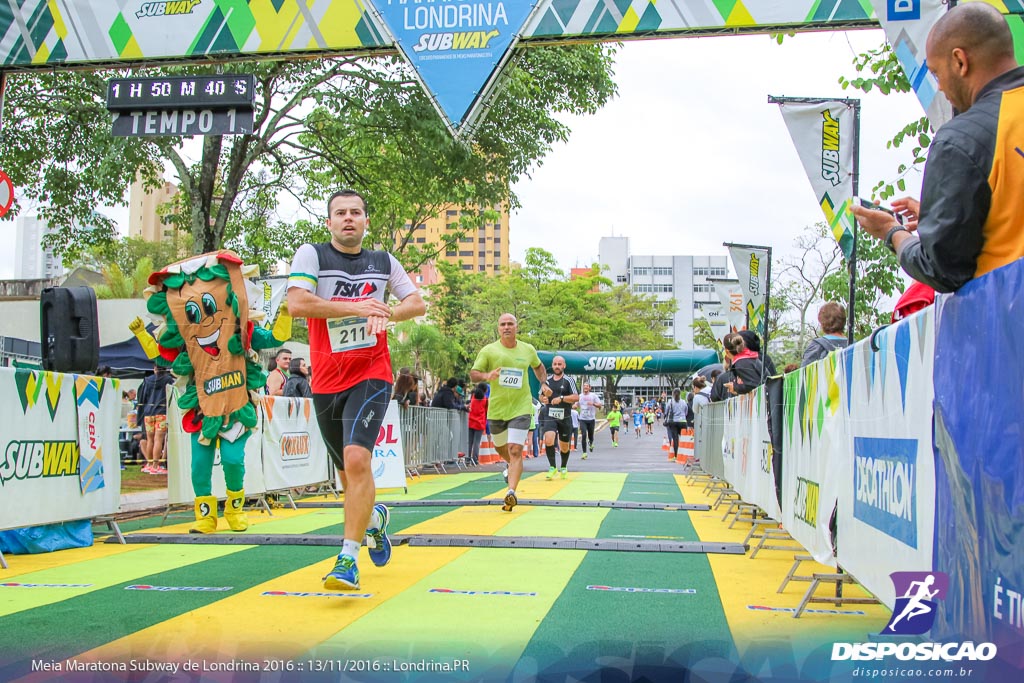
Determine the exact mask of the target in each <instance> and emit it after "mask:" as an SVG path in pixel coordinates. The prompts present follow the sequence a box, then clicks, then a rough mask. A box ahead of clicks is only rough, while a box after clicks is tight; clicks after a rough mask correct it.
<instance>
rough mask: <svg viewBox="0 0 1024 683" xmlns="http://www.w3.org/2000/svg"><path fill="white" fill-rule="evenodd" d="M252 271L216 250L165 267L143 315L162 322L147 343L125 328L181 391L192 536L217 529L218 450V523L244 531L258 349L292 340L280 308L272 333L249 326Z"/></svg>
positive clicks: (140, 333) (262, 376)
mask: <svg viewBox="0 0 1024 683" xmlns="http://www.w3.org/2000/svg"><path fill="white" fill-rule="evenodd" d="M258 273H259V267H258V266H243V265H242V260H241V259H240V258H239V257H238V255H237V254H235V253H234V252H233V251H228V250H221V251H216V252H211V253H208V254H202V255H200V256H195V257H192V258H188V259H185V260H183V261H178V262H177V263H172V264H171V265H169V266H167V267H166V268H164V269H162V270H160V271H157V272H155V273H153V274H152V275H151V276H150V277H149V284H150V287H148V288H147V289H146V292H145V296H146V299H147V300H146V308H147V310H148V311H149V312H150V314H152V315H153V316H156V317H158V318H163V325H161V326H160V327H158V328H157V330H156V332H155V335H154V336H155V338H154V336H150V334H149V333H148V332H146V331H145V328H144V325H143V323H142V320H140V319H136V320H135V321H134V322H133V323H132V325H131V326H130V328H131V330H132V332H134V333H135V336H136V337H137V338H138V339H139V342H140V343H141V344H142V347H143V348H144V349H145V350H146V353H147V355H150V357H153V358H155V360H156V363H157V364H160V365H164V366H167V367H170V369H171V372H172V373H173V374H174V375H175V376H176V377H177V378H178V381H177V382H176V384H175V386H176V387H177V388H178V389H179V391H182V393H181V394H180V396H179V398H178V407H179V408H181V410H182V411H183V413H184V414H183V417H182V421H181V422H182V429H183V430H184V432H185V433H187V434H189V435H190V437H191V441H192V489H193V492H194V493H195V496H196V499H195V512H196V521H195V524H193V525H192V527H191V528H190V529H189V531H190V532H191V533H196V534H209V533H213V532H215V531H216V530H217V499H216V498H215V497H214V496H213V495H212V494H213V488H212V483H211V477H212V474H213V461H214V456H215V454H216V452H217V450H218V449H219V450H220V458H221V467H222V469H223V471H224V482H225V484H226V485H227V502H226V503H225V504H224V519H225V521H227V523H228V526H229V527H230V528H231V530H232V531H245V530H246V529H247V528H248V527H249V520H248V519H247V518H246V515H245V509H244V504H245V492H244V491H243V480H244V478H245V442H246V441H247V440H248V438H249V434H250V432H251V431H252V429H253V428H254V427H255V426H256V424H257V421H258V419H259V415H258V413H257V410H256V402H257V401H258V400H259V399H258V395H257V394H256V393H255V392H256V390H259V389H262V388H263V386H264V384H265V383H266V379H267V376H266V373H265V372H264V370H263V367H262V366H261V365H260V363H259V362H258V356H257V354H256V351H257V350H260V349H268V348H273V347H275V346H280V345H281V344H283V343H284V342H285V341H287V340H288V338H289V337H290V336H291V317H290V316H289V315H288V311H287V308H286V307H282V309H281V312H280V314H279V315H278V319H277V321H276V322H275V324H274V329H273V330H268V329H265V328H263V327H261V326H257V325H254V320H256V319H258V318H260V317H262V313H260V312H257V311H255V310H249V300H250V297H249V295H248V292H247V290H246V288H247V286H248V287H251V288H253V292H254V293H255V292H256V285H255V283H253V282H251V281H250V280H249V279H248V278H249V277H252V276H254V275H257V274H258Z"/></svg>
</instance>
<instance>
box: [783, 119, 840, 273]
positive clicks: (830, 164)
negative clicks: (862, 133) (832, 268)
mask: <svg viewBox="0 0 1024 683" xmlns="http://www.w3.org/2000/svg"><path fill="white" fill-rule="evenodd" d="M779 111H780V112H781V113H782V119H783V120H784V121H785V122H786V128H788V129H789V136H790V137H791V138H793V145H794V146H795V147H796V152H797V155H799V157H800V163H801V164H803V167H804V172H805V173H807V179H808V180H810V181H811V188H812V189H813V190H814V197H815V199H817V201H818V205H819V206H820V207H821V210H822V212H823V213H824V214H825V220H826V221H827V222H828V225H829V228H830V229H831V230H832V236H833V237H835V238H836V242H838V243H839V247H840V248H841V249H842V250H843V255H844V256H846V258H847V259H849V258H850V254H851V253H852V252H853V230H854V223H853V221H854V218H853V213H852V212H851V211H850V203H851V202H852V201H853V200H854V197H853V175H854V174H853V171H854V155H855V154H856V153H857V150H855V149H854V143H855V142H856V139H857V136H856V135H855V127H856V120H855V119H856V117H855V114H854V103H853V102H850V101H845V102H844V101H831V102H828V101H826V102H821V103H813V104H812V103H808V102H791V101H781V102H779Z"/></svg>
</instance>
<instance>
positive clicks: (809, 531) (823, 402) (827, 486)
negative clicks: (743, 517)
mask: <svg viewBox="0 0 1024 683" xmlns="http://www.w3.org/2000/svg"><path fill="white" fill-rule="evenodd" d="M841 357H842V356H841V353H831V354H829V355H828V356H827V357H826V358H824V359H822V360H820V361H818V362H817V363H812V364H810V365H806V366H804V367H802V368H800V369H799V370H796V371H794V372H790V373H788V374H787V375H786V376H785V379H784V382H785V384H784V390H783V391H784V397H785V398H784V404H783V405H784V411H783V419H784V426H783V448H782V452H783V453H784V454H785V463H786V464H785V468H784V470H783V479H782V523H783V525H784V526H785V527H786V530H787V531H789V533H790V534H791V535H792V536H793V538H795V539H796V540H797V541H799V542H800V543H801V545H803V546H804V547H805V548H807V550H808V551H809V552H810V553H811V554H812V555H813V556H814V559H815V560H817V561H818V562H820V563H822V564H825V565H829V566H832V567H834V566H835V565H836V560H835V555H834V553H833V551H832V532H831V530H830V529H829V522H830V520H831V518H832V511H833V510H834V509H835V507H836V501H837V500H838V497H839V484H840V479H841V477H843V476H846V477H848V476H849V469H848V468H846V467H837V464H839V463H848V462H849V451H850V446H849V437H848V435H847V433H846V425H847V420H846V416H847V412H846V409H845V407H844V406H843V405H842V398H843V394H842V392H841V391H840V390H839V382H840V379H841V378H840V376H839V373H840V372H841V371H842V364H841V360H840V359H841Z"/></svg>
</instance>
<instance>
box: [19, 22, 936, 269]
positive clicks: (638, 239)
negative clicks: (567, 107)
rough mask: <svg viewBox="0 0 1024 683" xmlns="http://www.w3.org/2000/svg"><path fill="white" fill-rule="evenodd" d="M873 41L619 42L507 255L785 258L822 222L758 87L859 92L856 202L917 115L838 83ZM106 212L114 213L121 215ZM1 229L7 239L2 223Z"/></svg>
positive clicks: (525, 197)
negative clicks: (746, 252)
mask: <svg viewBox="0 0 1024 683" xmlns="http://www.w3.org/2000/svg"><path fill="white" fill-rule="evenodd" d="M883 40H884V37H883V34H882V32H881V31H880V30H872V31H852V32H849V33H839V32H823V33H813V34H801V35H797V36H794V37H790V38H787V39H786V40H785V41H784V43H783V44H782V45H781V46H780V45H778V44H776V43H775V41H774V40H773V39H772V38H770V37H769V36H720V37H708V38H685V39H665V40H649V41H637V42H631V43H627V44H625V45H623V46H622V47H621V48H620V50H619V52H618V56H617V58H616V66H615V81H616V83H618V88H619V96H618V97H617V98H616V99H614V100H613V101H612V102H611V103H609V104H608V105H607V106H606V107H605V108H604V109H602V110H601V111H600V112H598V113H597V114H596V115H593V116H582V117H565V119H564V120H565V121H566V123H567V124H568V125H569V127H570V128H571V129H572V134H571V136H570V138H569V141H568V142H567V143H565V144H559V145H557V146H556V147H555V149H554V150H553V151H552V153H551V154H550V155H548V157H547V158H546V159H544V162H543V164H542V165H541V166H540V167H539V168H537V169H535V171H534V173H533V176H532V178H530V179H524V180H523V181H521V182H520V183H519V184H518V185H516V187H515V191H516V193H517V194H518V195H519V198H520V201H521V202H522V208H521V209H520V210H519V211H518V212H516V213H514V214H513V216H512V220H511V257H512V259H513V260H518V261H522V259H523V255H524V253H525V251H526V249H527V248H528V247H532V246H540V247H543V248H545V249H547V250H548V251H550V252H552V253H553V254H554V255H555V256H556V258H557V259H558V261H559V263H560V265H561V266H562V267H563V268H564V269H566V270H568V268H570V267H573V266H576V265H577V264H578V265H580V266H587V265H589V264H590V263H592V262H594V261H596V259H597V252H598V241H599V240H600V238H601V237H602V236H605V235H612V234H615V235H626V236H628V237H629V238H630V247H631V250H632V253H634V254H694V255H703V254H725V253H726V251H725V249H724V248H723V247H722V242H726V241H728V242H739V243H749V244H764V245H770V246H772V247H773V248H774V249H775V250H776V252H777V253H779V254H784V253H785V252H786V250H787V249H789V248H790V247H791V245H792V242H793V239H794V237H796V235H798V234H799V233H800V232H801V230H802V229H803V228H804V227H805V226H807V225H811V224H813V223H815V222H817V221H820V220H822V219H823V217H822V215H821V210H820V208H819V207H818V206H817V202H816V200H815V197H814V194H813V192H812V191H811V187H810V184H809V183H808V181H807V177H806V175H805V174H804V171H803V168H802V167H801V165H800V161H799V159H798V158H797V155H796V151H795V150H794V148H793V145H792V142H791V141H790V138H789V134H788V132H787V131H786V128H785V125H784V124H783V121H782V116H781V115H780V114H779V111H778V107H777V106H776V105H770V104H768V102H767V99H768V95H769V94H771V95H780V96H781V95H785V96H791V97H858V96H860V97H861V99H862V109H861V115H862V124H861V125H862V133H861V171H862V175H861V178H862V180H861V191H860V193H861V196H864V197H867V196H869V193H870V189H871V187H872V186H873V185H874V184H875V182H876V181H878V180H881V179H893V178H894V176H895V171H896V167H897V166H898V164H899V163H900V161H906V160H907V159H909V153H908V152H906V151H904V152H902V153H893V152H887V151H886V149H885V141H886V140H888V139H889V138H891V137H892V135H893V133H894V132H895V131H896V130H898V129H899V128H901V127H902V126H903V125H905V124H906V123H908V122H909V121H911V120H912V119H914V118H917V117H920V116H921V115H922V110H921V107H920V105H919V104H918V103H917V100H916V99H915V98H914V96H913V95H909V94H900V95H890V96H887V97H886V96H882V95H878V94H876V93H871V94H869V95H859V94H858V93H857V92H856V91H852V90H847V91H844V90H842V89H841V88H840V87H839V85H838V83H837V79H838V77H839V76H840V75H846V76H852V75H853V74H854V70H853V67H852V64H851V62H852V59H853V57H854V55H855V54H856V53H857V52H860V51H862V50H865V49H868V48H873V47H877V46H878V45H880V44H881V43H882V41H883ZM919 188H920V177H919V176H918V175H916V174H915V175H911V176H909V177H908V178H907V190H908V192H909V193H911V194H914V195H917V194H918V193H919ZM110 215H111V216H113V217H115V218H116V219H119V220H120V219H122V218H121V217H123V220H125V221H126V220H127V211H126V210H120V211H112V212H110ZM2 227H3V229H4V230H5V231H9V233H8V234H9V235H10V239H9V242H8V243H9V244H11V246H13V241H14V239H13V237H14V235H13V233H14V230H13V225H12V224H11V223H6V224H3V226H2ZM122 227H123V230H124V231H125V232H127V225H125V226H122ZM13 272H14V254H13V249H11V248H8V249H4V250H0V278H10V277H13Z"/></svg>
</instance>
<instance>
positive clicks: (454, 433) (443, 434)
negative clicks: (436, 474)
mask: <svg viewBox="0 0 1024 683" xmlns="http://www.w3.org/2000/svg"><path fill="white" fill-rule="evenodd" d="M399 421H400V423H401V429H402V446H403V448H404V449H405V465H406V467H408V468H410V469H420V468H422V467H434V468H435V469H440V470H443V465H444V463H446V462H458V460H459V453H463V454H465V453H467V452H468V451H469V415H468V414H467V413H466V412H465V411H462V410H449V409H447V408H424V407H420V406H408V407H405V408H401V409H400V415H399Z"/></svg>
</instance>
